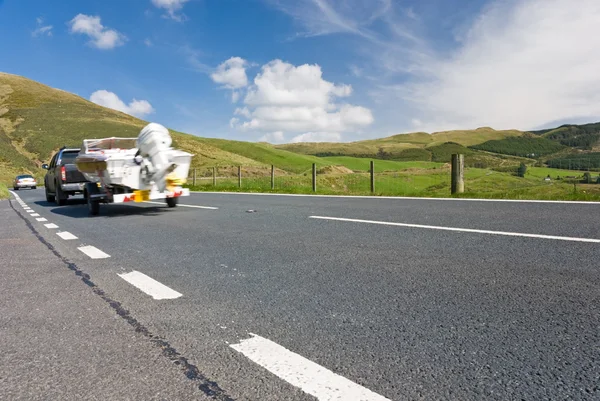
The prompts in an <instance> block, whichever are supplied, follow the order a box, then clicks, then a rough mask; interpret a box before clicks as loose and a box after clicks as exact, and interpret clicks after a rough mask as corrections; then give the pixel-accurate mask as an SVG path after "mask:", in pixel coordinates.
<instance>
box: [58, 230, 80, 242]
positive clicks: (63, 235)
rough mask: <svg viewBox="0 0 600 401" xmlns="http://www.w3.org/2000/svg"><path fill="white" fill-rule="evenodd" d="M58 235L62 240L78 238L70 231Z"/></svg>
mask: <svg viewBox="0 0 600 401" xmlns="http://www.w3.org/2000/svg"><path fill="white" fill-rule="evenodd" d="M56 235H58V236H59V237H60V238H62V239H64V240H70V239H77V237H76V236H74V235H73V234H71V233H70V232H68V231H62V232H60V233H56Z"/></svg>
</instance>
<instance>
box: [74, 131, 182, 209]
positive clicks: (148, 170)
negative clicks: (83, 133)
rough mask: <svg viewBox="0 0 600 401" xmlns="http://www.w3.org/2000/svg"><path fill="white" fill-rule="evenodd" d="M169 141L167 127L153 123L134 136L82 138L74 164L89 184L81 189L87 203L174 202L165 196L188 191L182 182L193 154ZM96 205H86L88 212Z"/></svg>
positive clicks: (180, 194) (177, 194) (174, 195)
mask: <svg viewBox="0 0 600 401" xmlns="http://www.w3.org/2000/svg"><path fill="white" fill-rule="evenodd" d="M171 143H172V139H171V136H170V135H169V131H168V130H167V129H166V128H165V127H163V126H162V125H160V124H156V123H150V124H148V125H147V126H146V127H144V128H143V129H142V130H141V131H140V134H139V135H138V137H137V138H120V137H108V138H102V139H85V140H84V141H83V144H82V147H81V150H80V152H79V155H78V156H77V157H76V158H75V165H76V166H77V169H78V170H79V171H80V172H81V173H82V174H83V175H84V176H85V178H86V179H87V180H88V181H90V184H92V185H86V190H85V193H84V195H85V196H86V198H87V199H88V204H89V202H90V200H91V201H92V202H95V201H98V202H100V201H102V202H105V203H118V202H121V201H123V202H127V201H141V200H149V199H161V198H166V199H167V203H168V204H169V206H172V204H173V206H174V205H176V202H173V201H172V202H169V199H170V198H176V197H178V196H186V195H189V191H188V190H185V189H184V188H182V185H183V184H184V183H185V182H186V180H187V177H188V173H189V169H190V164H191V160H192V156H193V155H192V154H190V153H188V152H184V151H182V150H179V149H174V148H172V147H171ZM136 196H137V199H136ZM97 207H98V206H97V205H95V204H92V205H90V211H91V212H92V214H97ZM94 211H95V213H94Z"/></svg>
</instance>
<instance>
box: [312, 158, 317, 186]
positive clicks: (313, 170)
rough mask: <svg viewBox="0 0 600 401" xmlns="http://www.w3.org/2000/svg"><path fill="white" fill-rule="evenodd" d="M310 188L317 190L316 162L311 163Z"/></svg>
mask: <svg viewBox="0 0 600 401" xmlns="http://www.w3.org/2000/svg"><path fill="white" fill-rule="evenodd" d="M312 187H313V188H312V190H313V192H317V163H313V165H312Z"/></svg>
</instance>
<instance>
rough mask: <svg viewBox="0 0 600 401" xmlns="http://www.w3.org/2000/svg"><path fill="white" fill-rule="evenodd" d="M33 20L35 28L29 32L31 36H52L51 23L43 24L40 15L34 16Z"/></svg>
mask: <svg viewBox="0 0 600 401" xmlns="http://www.w3.org/2000/svg"><path fill="white" fill-rule="evenodd" d="M35 22H36V26H37V28H35V30H34V31H33V32H31V36H33V37H34V38H35V37H38V36H44V35H46V36H52V25H44V19H43V18H41V17H38V18H36V19H35Z"/></svg>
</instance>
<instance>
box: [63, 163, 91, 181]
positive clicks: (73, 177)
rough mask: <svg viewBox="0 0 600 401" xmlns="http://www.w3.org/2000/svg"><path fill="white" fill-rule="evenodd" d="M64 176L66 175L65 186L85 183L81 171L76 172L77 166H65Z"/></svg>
mask: <svg viewBox="0 0 600 401" xmlns="http://www.w3.org/2000/svg"><path fill="white" fill-rule="evenodd" d="M64 167H65V174H66V178H67V179H66V181H64V182H66V183H67V184H73V183H77V182H87V180H86V179H85V177H84V176H83V174H81V171H79V170H77V166H75V165H74V164H70V163H69V164H65V165H64Z"/></svg>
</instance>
